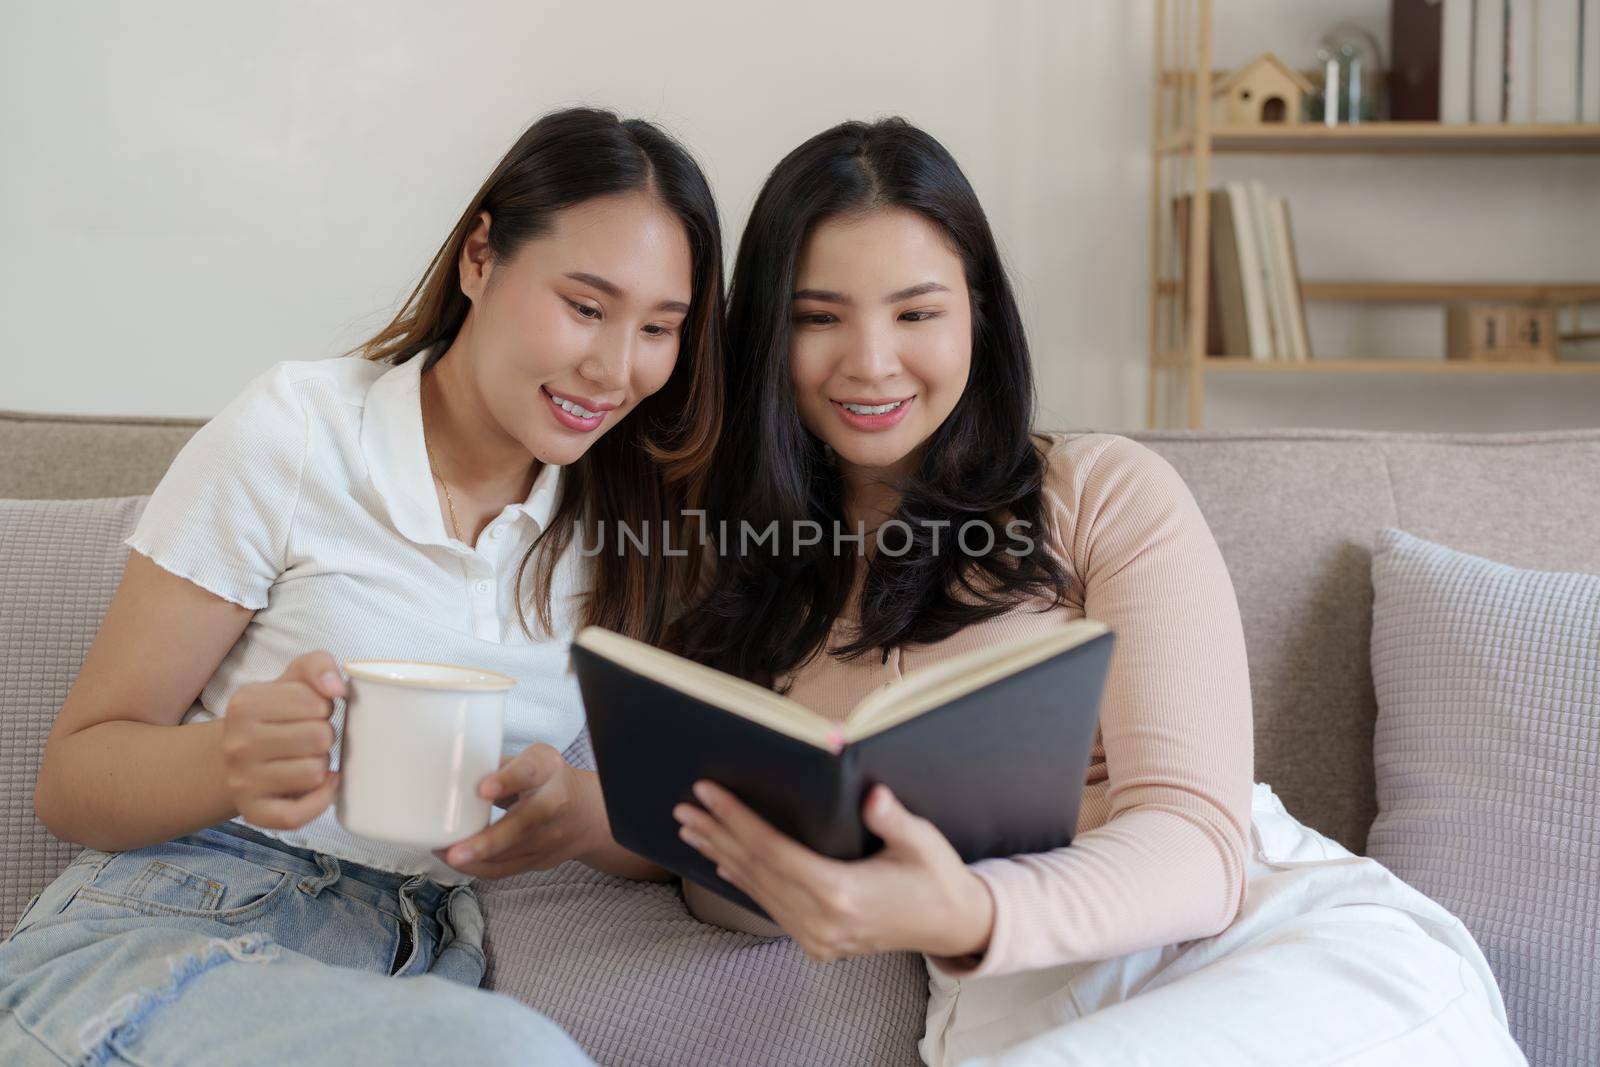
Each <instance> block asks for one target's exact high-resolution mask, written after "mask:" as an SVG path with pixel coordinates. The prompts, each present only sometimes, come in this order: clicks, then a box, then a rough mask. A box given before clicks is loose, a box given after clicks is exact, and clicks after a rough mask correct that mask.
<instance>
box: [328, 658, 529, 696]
mask: <svg viewBox="0 0 1600 1067" xmlns="http://www.w3.org/2000/svg"><path fill="white" fill-rule="evenodd" d="M384 667H398V668H404V667H430V668H433V669H436V670H445V671H460V672H462V673H463V674H472V675H477V680H475V681H470V682H447V681H443V680H440V679H434V678H396V677H394V676H393V675H392V674H388V673H384V671H383V669H382V668H384ZM344 669H345V673H346V674H348V675H350V676H351V677H352V678H360V679H361V680H362V681H366V682H384V683H387V684H389V685H400V686H408V687H411V688H415V689H451V690H455V691H457V692H500V691H503V690H506V689H512V688H514V687H515V686H516V684H517V680H516V679H515V678H512V677H510V676H509V675H505V674H501V673H500V672H499V671H486V670H484V669H483V668H482V667H466V666H463V665H461V664H459V663H428V662H425V661H423V660H415V659H358V660H352V661H350V662H349V663H346V664H345V665H344Z"/></svg>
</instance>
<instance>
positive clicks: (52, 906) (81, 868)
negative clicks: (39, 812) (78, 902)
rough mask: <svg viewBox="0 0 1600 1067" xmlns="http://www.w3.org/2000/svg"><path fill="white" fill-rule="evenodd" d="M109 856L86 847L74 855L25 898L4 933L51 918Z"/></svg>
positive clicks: (16, 930) (58, 912)
mask: <svg viewBox="0 0 1600 1067" xmlns="http://www.w3.org/2000/svg"><path fill="white" fill-rule="evenodd" d="M109 859H111V854H110V853H107V852H100V851H97V850H95V849H92V848H86V849H84V850H83V851H82V852H79V853H78V854H77V855H76V856H74V857H73V859H72V862H71V863H69V864H67V866H66V869H65V870H63V871H62V872H61V873H60V874H58V875H56V877H55V878H54V880H52V881H51V882H50V884H49V885H47V886H45V887H44V888H43V889H41V890H39V892H37V893H35V894H34V895H33V899H32V900H30V901H28V906H27V907H25V908H23V909H22V914H21V915H19V916H18V917H17V921H16V923H15V924H14V925H13V926H12V928H11V932H10V933H9V934H7V935H6V937H7V938H8V939H9V938H13V937H16V936H17V935H18V934H20V933H22V931H24V930H26V929H28V928H29V927H30V926H36V925H38V924H39V923H41V922H43V921H44V920H46V919H49V918H52V917H54V916H56V915H59V914H61V912H63V911H65V910H66V908H67V905H69V904H71V903H72V900H73V898H74V897H75V896H76V895H77V893H78V890H79V889H80V888H82V887H83V885H84V884H85V883H86V882H88V881H89V880H90V879H92V878H93V877H94V875H95V873H96V872H97V871H99V869H100V868H101V867H102V866H104V865H105V863H106V861H108V860H109Z"/></svg>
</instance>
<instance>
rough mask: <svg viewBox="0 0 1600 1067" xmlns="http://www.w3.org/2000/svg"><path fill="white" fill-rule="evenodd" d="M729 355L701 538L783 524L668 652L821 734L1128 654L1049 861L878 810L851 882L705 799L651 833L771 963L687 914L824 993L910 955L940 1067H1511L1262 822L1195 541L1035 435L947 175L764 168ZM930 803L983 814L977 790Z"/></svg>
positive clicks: (1415, 944) (694, 897)
mask: <svg viewBox="0 0 1600 1067" xmlns="http://www.w3.org/2000/svg"><path fill="white" fill-rule="evenodd" d="M729 329H730V338H731V339H732V341H733V343H734V344H735V346H736V347H735V351H736V357H735V358H733V359H731V360H730V361H729V364H728V383H729V384H728V394H727V399H728V408H727V410H728V421H727V423H726V424H725V427H724V434H723V440H722V442H721V445H720V446H719V449H720V451H719V458H718V462H717V465H716V468H715V472H716V473H715V476H714V479H713V485H712V489H711V508H710V512H711V514H710V518H711V519H712V520H713V521H714V522H717V523H722V522H726V523H729V524H730V528H742V527H740V526H739V524H748V527H749V528H753V529H755V530H758V531H765V530H767V529H768V528H769V527H770V526H771V525H772V524H773V523H776V524H777V530H778V536H777V544H776V545H775V546H769V545H757V546H756V547H753V548H752V547H750V546H748V545H747V544H745V542H744V541H743V540H742V539H739V538H732V539H729V543H730V544H732V545H733V546H734V547H733V549H732V550H724V551H725V552H728V553H729V554H725V555H722V556H719V557H718V558H717V559H716V561H715V566H714V568H713V569H712V571H711V573H710V577H709V579H708V584H707V586H706V590H705V594H704V597H703V599H702V600H701V602H700V603H699V605H698V607H697V609H696V610H695V611H693V612H691V613H690V614H688V615H687V616H686V617H685V619H684V621H683V625H682V626H681V627H680V628H679V629H678V630H677V632H676V633H675V635H674V640H675V641H676V643H677V644H678V646H679V647H681V648H682V649H683V650H684V651H685V652H686V653H687V654H689V655H691V656H692V657H694V658H697V659H699V660H701V661H703V662H705V663H708V664H711V665H713V666H715V667H718V668H721V669H723V670H726V671H730V672H733V673H736V674H739V675H742V676H744V677H746V678H750V679H753V680H758V681H760V682H762V683H764V684H767V685H769V686H772V687H774V688H776V689H779V690H781V691H784V692H786V693H787V694H788V695H789V696H790V697H792V698H794V699H796V700H798V701H799V702H800V703H802V704H805V705H807V706H809V707H811V708H812V709H814V710H816V711H818V712H820V713H822V714H824V715H826V716H829V717H831V718H835V719H838V718H842V717H843V716H844V715H846V714H847V713H848V712H849V710H850V709H851V708H852V707H853V706H854V705H855V704H856V703H857V702H858V701H859V700H860V699H861V698H862V697H864V696H866V695H867V694H869V693H871V692H872V691H873V690H875V689H877V688H878V687H879V686H881V685H883V684H885V683H886V682H889V681H891V680H894V679H897V678H901V677H904V676H906V675H910V674H914V673H916V672H917V671H919V670H921V669H923V668H924V667H927V666H929V665H931V664H934V663H937V662H939V661H941V660H943V659H945V658H947V657H948V656H951V655H954V654H958V653H960V652H963V651H967V650H970V649H973V648H975V647H981V646H984V645H988V644H992V643H996V642H1001V641H1006V640H1010V639H1014V638H1020V637H1023V636H1025V635H1029V634H1035V633H1039V632H1041V631H1044V630H1048V629H1050V628H1054V627H1060V626H1062V625H1063V624H1064V623H1066V622H1068V621H1070V620H1073V619H1076V618H1081V617H1084V616H1088V617H1091V618H1095V619H1098V620H1101V621H1103V622H1105V623H1107V624H1108V625H1109V626H1110V627H1111V628H1112V630H1113V631H1115V633H1116V634H1117V644H1116V647H1115V650H1114V652H1113V657H1112V664H1111V670H1110V675H1109V677H1108V680H1107V685H1106V689H1105V693H1104V697H1103V703H1102V707H1101V717H1100V723H1099V736H1098V737H1097V740H1096V744H1095V747H1094V753H1093V758H1092V760H1091V765H1090V768H1089V772H1088V777H1087V781H1086V783H1085V786H1084V796H1083V800H1082V805H1081V808H1080V815H1079V820H1078V827H1077V835H1076V837H1075V839H1074V841H1073V843H1072V844H1071V845H1070V846H1069V847H1065V848H1061V849H1058V850H1055V851H1052V852H1046V853H1040V854H1035V855H1020V856H1012V857H1003V858H996V859H991V860H985V861H983V862H980V863H977V864H973V865H971V866H967V865H965V864H963V863H962V861H961V859H960V857H959V856H958V855H957V854H956V852H955V850H954V849H953V848H952V847H951V846H950V844H949V843H948V842H947V841H946V840H945V839H944V837H943V836H942V835H941V834H940V833H939V831H938V829H937V828H936V827H934V826H933V825H932V824H931V823H929V822H927V821H925V820H923V819H920V818H918V817H917V815H916V813H914V812H911V811H908V810H906V809H905V808H904V807H902V806H901V804H900V803H899V801H898V800H897V799H896V798H895V797H894V796H893V795H892V794H891V793H890V792H889V791H888V790H887V789H886V788H885V787H883V786H878V787H876V788H874V789H873V790H872V791H871V792H870V793H869V794H868V796H867V797H866V798H865V805H864V810H863V817H864V820H865V822H866V825H867V827H868V828H869V829H870V830H871V831H872V832H873V833H874V834H875V835H877V836H878V837H879V838H881V840H882V841H883V843H884V847H883V849H882V851H880V852H879V853H877V854H876V855H874V856H872V857H870V858H867V859H864V860H860V861H856V862H851V863H844V862H839V861H835V860H831V859H828V858H826V857H823V856H819V855H817V854H815V853H813V852H811V851H809V850H808V849H806V848H804V847H803V846H801V845H800V844H798V843H797V842H795V841H793V840H791V839H789V838H787V837H785V836H784V835H782V834H781V833H779V832H778V831H777V830H775V829H774V828H773V827H771V826H770V825H769V824H767V823H766V822H765V821H764V820H762V819H761V818H760V817H759V816H758V815H756V814H755V813H754V812H753V811H751V810H750V809H749V808H747V807H746V806H745V805H743V804H742V803H741V802H740V801H739V800H738V798H736V797H734V796H732V795H731V794H730V793H729V792H728V791H727V790H725V789H722V788H720V787H718V786H717V785H716V784H715V783H710V782H702V783H697V785H696V787H695V795H696V799H697V800H698V801H699V804H698V805H696V804H683V805H679V806H678V807H677V808H676V809H675V810H674V814H675V815H676V817H677V818H678V820H679V822H680V823H681V824H682V835H683V837H684V839H685V840H686V841H688V842H689V843H690V844H691V845H692V846H694V847H695V848H697V849H698V850H699V851H700V852H701V853H703V854H704V855H705V856H707V857H708V858H709V859H711V860H712V861H714V862H715V863H716V864H717V867H718V871H719V873H720V874H721V875H722V876H723V877H724V878H726V879H727V880H728V881H730V882H731V883H732V884H734V885H735V886H737V887H738V888H740V889H742V890H743V891H744V892H745V893H747V894H748V895H749V896H750V897H751V898H753V899H754V900H755V901H757V902H758V903H759V904H761V905H762V907H763V908H764V909H765V910H766V912H767V913H768V914H769V915H770V916H771V917H772V918H773V920H775V922H776V924H777V927H776V928H774V927H773V926H772V925H771V924H768V923H765V922H764V921H763V920H760V919H759V918H757V917H756V916H754V915H752V914H751V913H748V912H744V911H742V909H738V908H735V907H733V906H732V905H728V904H726V903H724V902H723V901H722V899H721V898H720V897H716V896H714V895H712V894H710V893H707V892H705V891H703V890H700V889H698V888H697V887H695V886H693V885H692V884H685V887H684V890H685V894H686V896H687V898H688V899H689V902H690V904H691V906H692V907H693V908H694V909H695V910H696V912H697V914H699V915H701V916H702V917H704V918H707V919H708V920H711V921H717V922H722V923H724V924H725V925H730V926H735V927H737V928H740V929H745V930H747V931H750V932H762V933H768V934H777V933H788V934H790V935H792V936H793V937H794V938H795V939H796V940H797V941H798V942H799V943H800V944H801V945H802V946H803V947H804V948H805V949H806V951H807V953H808V954H809V955H811V956H813V957H814V958H817V959H823V960H829V959H838V958H842V957H849V956H855V955H860V954H864V953H872V952H885V951H894V950H914V951H920V952H922V953H924V954H925V955H926V956H927V957H928V963H929V973H930V978H931V988H932V998H931V1001H930V1004H929V1015H928V1028H927V1032H926V1035H925V1037H924V1039H923V1042H922V1053H923V1056H924V1058H925V1059H926V1060H927V1061H928V1062H930V1063H934V1064H944V1063H953V1062H956V1061H958V1060H961V1061H967V1060H969V1058H972V1057H978V1058H981V1060H982V1062H985V1063H1000V1062H1004V1063H1022V1062H1033V1057H1037V1058H1038V1059H1039V1060H1041V1061H1047V1062H1050V1063H1104V1062H1120V1061H1123V1060H1127V1059H1136V1060H1138V1061H1139V1062H1148V1063H1212V1062H1216V1063H1241V1062H1249V1063H1264V1062H1272V1063H1279V1062H1300V1061H1302V1060H1312V1059H1315V1060H1316V1061H1317V1062H1343V1061H1344V1060H1345V1059H1346V1058H1347V1057H1355V1056H1357V1055H1367V1056H1374V1055H1376V1056H1388V1055H1393V1056H1398V1055H1412V1054H1420V1055H1423V1056H1424V1057H1426V1056H1427V1055H1446V1054H1447V1055H1460V1056H1461V1057H1462V1061H1463V1062H1464V1061H1465V1060H1466V1059H1467V1058H1471V1059H1473V1061H1474V1062H1517V1061H1518V1060H1520V1055H1519V1054H1518V1053H1517V1050H1516V1047H1515V1045H1514V1044H1513V1043H1512V1042H1511V1039H1510V1037H1509V1035H1508V1033H1507V1031H1506V1026H1505V1014H1504V1010H1503V1008H1502V1006H1501V1002H1500V997H1499V993H1498V990H1497V989H1496V987H1495V984H1494V980H1493V977H1492V976H1491V975H1490V973H1489V971H1488V968H1487V965H1486V964H1485V962H1484V959H1483V956H1482V954H1481V953H1480V952H1479V951H1478V949H1477V946H1476V945H1475V944H1474V943H1473V942H1472V940H1471V938H1470V936H1469V935H1467V933H1466V931H1465V929H1464V928H1463V927H1462V926H1461V924H1460V923H1459V922H1458V921H1456V920H1455V919H1454V918H1453V917H1451V916H1450V915H1448V914H1447V913H1446V912H1444V910H1443V909H1441V908H1439V907H1438V906H1437V905H1436V904H1434V903H1433V902H1431V901H1429V900H1427V899H1426V898H1424V897H1422V896H1421V895H1420V894H1417V893H1415V892H1414V891H1412V890H1410V889H1409V888H1407V887H1406V886H1404V885H1403V884H1402V883H1400V882H1399V881H1398V880H1397V879H1395V878H1394V877H1393V876H1392V875H1390V874H1388V872H1387V871H1385V870H1384V869H1383V868H1382V867H1380V866H1378V865H1377V864H1375V863H1372V862H1371V861H1366V860H1360V859H1358V858H1356V857H1353V856H1351V855H1350V854H1349V853H1347V852H1345V851H1344V850H1343V849H1341V848H1339V846H1338V845H1336V844H1334V843H1333V842H1331V841H1328V840H1327V839H1326V838H1323V837H1321V835H1318V834H1316V833H1315V832H1314V831H1312V830H1310V829H1307V828H1305V827H1303V826H1301V825H1300V824H1299V823H1297V822H1295V821H1294V820H1293V819H1292V818H1290V817H1289V816H1288V815H1287V814H1286V813H1285V812H1284V811H1283V809H1282V807H1281V806H1280V805H1278V803H1277V801H1276V798H1274V797H1273V795H1272V793H1271V790H1270V789H1268V788H1267V787H1266V786H1252V782H1251V744H1252V740H1251V709H1250V688H1249V674H1248V671H1247V669H1246V661H1245V647H1244V638H1243V632H1242V628H1241V625H1240V620H1239V611H1238V606H1237V603H1236V601H1235V598H1234V594H1233V588H1232V585H1231V583H1230V582H1229V579H1228V572H1227V569H1226V567H1225V566H1224V564H1223V561H1222V557H1221V555H1220V553H1219V552H1218V550H1217V546H1216V544H1215V542H1214V541H1213V539H1212V537H1211V534H1210V531H1209V530H1208V529H1207V526H1206V523H1205V519H1204V518H1203V517H1202V516H1201V514H1200V511H1199V509H1198V507H1197V506H1196V504H1195V502H1194V499H1193V497H1192V496H1191V495H1190V493H1189V491H1188V489H1187V487H1186V486H1185V485H1184V483H1183V481H1182V479H1181V478H1180V477H1179V476H1178V475H1177V473H1176V472H1175V471H1174V470H1173V469H1172V468H1171V466H1169V465H1168V464H1167V463H1166V462H1165V461H1164V460H1162V459H1161V458H1160V457H1159V456H1158V455H1156V454H1155V453H1154V452H1152V451H1151V450H1149V449H1147V448H1145V447H1143V446H1141V445H1139V444H1137V443H1135V442H1133V441H1131V440H1129V439H1127V438H1124V437H1120V436H1116V435H1112V434H1103V433H1080V434H1040V433H1035V432H1033V431H1032V428H1031V423H1032V418H1033V389H1032V372H1031V368H1030V362H1029V355H1028V347H1027V342H1026V339H1025V337H1024V334H1023V329H1022V326H1021V319H1020V315H1019V313H1018V310H1017V306H1016V301H1015V299H1014V298H1013V295H1012V292H1011V288H1010V286H1009V284H1008V282H1007V280H1006V275H1005V271H1004V269H1003V267H1002V266H1001V262H1000V256H999V254H998V251H997V249H996V246H995V242H994V239H993V237H992V235H991V233H990V229H989V225H988V222H987V220H986V219H985V216H984V213H983V210H982V208H981V206H980V205H979V203H978V200H977V198H976V196H975V195H974V193H973V191H972V188H971V186H970V185H969V184H968V182H967V180H966V178H965V177H964V176H963V175H962V173H961V171H960V169H959V168H958V167H957V165H956V163H955V161H954V160H953V159H952V158H951V157H950V155H949V153H948V152H946V151H945V149H944V148H943V147H942V146H941V145H940V144H939V143H938V142H937V141H935V140H934V139H933V138H932V137H930V136H928V135H927V134H926V133H924V132H922V131H920V130H918V129H916V128H914V127H912V126H910V125H908V124H907V123H905V122H904V121H901V120H897V119H890V120H885V121H882V122H878V123H874V124H870V125H869V124H864V123H854V122H852V123H845V124H843V125H840V126H837V127H835V128H833V129H831V130H827V131H825V132H824V133H821V134H819V135H817V136H816V137H814V138H812V139H811V140H809V141H807V142H806V143H805V144H803V145H801V146H800V147H799V148H797V149H795V150H794V151H793V152H792V153H790V154H789V155H788V156H787V157H786V158H785V159H784V160H783V161H782V162H780V163H779V164H778V166H777V167H776V168H775V169H774V170H773V172H772V174H771V175H770V177H769V178H768V180H767V182H766V185H765V187H764V188H763V189H762V191H761V194H760V196H759V197H758V199H757V201H756V204H755V207H754V209H753V210H752V213H751V217H750V220H749V222H748V224H747V227H746V229H745V232H744V235H743V238H742V240H741V242H740V248H739V255H738V259H737V262H736V266H735V270H734V277H733V284H732V290H731V296H730V303H729ZM817 526H820V527H821V529H822V530H823V535H822V536H821V537H820V538H818V537H817V536H816V532H815V531H816V527H817ZM858 534H859V535H861V539H860V541H859V542H858V541H856V540H854V538H856V537H857V536H858ZM880 535H881V537H880ZM984 771H985V773H995V769H994V768H984ZM1063 773H1069V772H1068V771H1067V770H1066V769H1065V768H1064V769H1063ZM946 785H947V787H948V788H949V789H950V790H951V791H952V792H969V793H971V794H972V803H973V805H974V806H976V807H978V808H982V806H983V803H984V798H983V796H982V794H981V779H978V778H976V777H975V779H974V781H972V782H966V781H961V780H954V781H950V782H948V783H946ZM988 1057H993V1058H992V1059H991V1058H988ZM971 1062H978V1060H976V1059H973V1060H971Z"/></svg>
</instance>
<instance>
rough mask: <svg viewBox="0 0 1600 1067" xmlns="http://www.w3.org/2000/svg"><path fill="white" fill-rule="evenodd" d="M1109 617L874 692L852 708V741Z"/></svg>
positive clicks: (1072, 639) (1024, 662) (1067, 643)
mask: <svg viewBox="0 0 1600 1067" xmlns="http://www.w3.org/2000/svg"><path fill="white" fill-rule="evenodd" d="M1107 630H1108V627H1107V626H1106V624H1105V623H1103V622H1099V621H1097V620H1095V619H1074V620H1073V621H1071V622H1069V623H1067V624H1066V625H1065V626H1063V627H1062V628H1061V629H1060V630H1056V631H1052V632H1050V633H1048V634H1044V635H1042V636H1038V637H1029V638H1026V639H1024V640H1021V641H1013V642H1010V643H1008V644H1003V645H991V646H989V647H988V648H979V649H974V650H973V651H971V652H966V653H963V654H961V655H959V656H952V657H951V658H950V659H948V660H945V661H944V662H943V663H940V664H938V665H937V666H934V667H929V668H927V669H926V670H921V671H917V672H916V673H915V674H913V675H910V676H908V677H904V678H897V679H895V680H894V681H892V682H890V683H888V684H887V685H885V686H884V687H883V688H881V689H878V690H877V691H875V692H873V693H872V694H871V695H870V696H868V697H866V698H865V699H864V700H862V701H861V703H859V704H857V705H856V706H855V708H854V709H853V710H852V711H851V712H850V715H849V717H848V718H847V719H846V720H845V723H844V736H845V739H846V740H847V741H859V740H861V739H862V738H864V737H870V736H871V735H873V734H876V733H881V732H882V731H884V730H887V729H889V727H891V726H897V725H899V724H900V723H902V722H905V721H907V720H909V719H914V718H916V717H917V716H918V715H920V714H922V713H923V712H925V711H929V710H931V709H933V708H937V707H940V706H942V705H944V704H948V703H950V702H951V701H952V700H955V699H956V698H958V697H963V696H966V695H967V694H968V693H971V692H975V691H976V690H979V689H982V688H983V687H984V686H986V685H989V684H990V683H992V682H997V681H999V680H1000V679H1001V678H1004V677H1006V676H1008V675H1012V674H1016V673H1017V672H1018V671H1021V670H1025V669H1026V668H1028V667H1031V666H1033V665H1034V664H1036V663H1043V662H1044V661H1045V660H1047V659H1049V658H1050V657H1051V656H1054V655H1057V654H1058V653H1061V652H1065V651H1066V650H1067V649H1069V648H1073V647H1075V646H1077V645H1081V644H1083V643H1084V642H1085V641H1088V640H1091V639H1093V638H1095V637H1099V636H1100V635H1101V634H1103V633H1106V632H1107Z"/></svg>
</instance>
